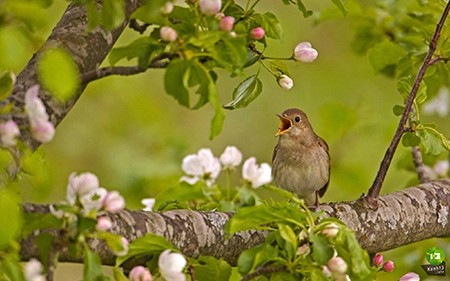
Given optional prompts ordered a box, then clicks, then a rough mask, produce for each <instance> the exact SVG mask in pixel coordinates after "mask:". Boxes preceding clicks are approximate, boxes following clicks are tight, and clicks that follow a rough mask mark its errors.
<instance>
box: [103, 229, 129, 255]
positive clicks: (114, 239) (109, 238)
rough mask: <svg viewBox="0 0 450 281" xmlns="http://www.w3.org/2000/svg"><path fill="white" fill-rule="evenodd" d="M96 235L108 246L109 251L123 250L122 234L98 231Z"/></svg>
mask: <svg viewBox="0 0 450 281" xmlns="http://www.w3.org/2000/svg"><path fill="white" fill-rule="evenodd" d="M97 236H98V238H99V239H102V240H104V241H105V242H106V245H108V248H109V249H111V251H113V252H116V253H117V252H122V251H124V250H125V249H124V245H123V241H122V236H120V235H118V234H114V233H111V232H99V233H98V234H97Z"/></svg>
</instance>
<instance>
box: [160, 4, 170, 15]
mask: <svg viewBox="0 0 450 281" xmlns="http://www.w3.org/2000/svg"><path fill="white" fill-rule="evenodd" d="M172 11H173V3H172V2H170V1H168V2H166V3H165V4H164V6H162V7H161V14H163V15H168V14H170V13H172Z"/></svg>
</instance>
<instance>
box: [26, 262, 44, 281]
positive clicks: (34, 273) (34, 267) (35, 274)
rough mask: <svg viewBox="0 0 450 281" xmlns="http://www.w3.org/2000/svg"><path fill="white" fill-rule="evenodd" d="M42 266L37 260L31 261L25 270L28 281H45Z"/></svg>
mask: <svg viewBox="0 0 450 281" xmlns="http://www.w3.org/2000/svg"><path fill="white" fill-rule="evenodd" d="M42 270H43V267H42V264H41V263H40V262H39V261H38V260H37V259H30V260H29V261H28V262H27V263H26V264H25V268H24V275H25V280H26V281H45V277H44V275H43V274H42Z"/></svg>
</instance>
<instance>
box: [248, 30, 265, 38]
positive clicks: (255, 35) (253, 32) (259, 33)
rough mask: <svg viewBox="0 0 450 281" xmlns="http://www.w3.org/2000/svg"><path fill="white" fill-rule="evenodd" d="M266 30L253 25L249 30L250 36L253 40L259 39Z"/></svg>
mask: <svg viewBox="0 0 450 281" xmlns="http://www.w3.org/2000/svg"><path fill="white" fill-rule="evenodd" d="M265 34H266V32H265V31H264V29H263V28H262V27H255V28H253V29H252V30H251V31H250V36H251V38H253V39H255V40H261V39H263V38H264V36H265Z"/></svg>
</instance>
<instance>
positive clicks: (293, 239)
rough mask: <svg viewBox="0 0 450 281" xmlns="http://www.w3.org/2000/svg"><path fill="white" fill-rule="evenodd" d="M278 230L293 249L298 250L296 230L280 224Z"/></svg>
mask: <svg viewBox="0 0 450 281" xmlns="http://www.w3.org/2000/svg"><path fill="white" fill-rule="evenodd" d="M278 230H279V232H280V235H281V237H282V238H283V239H284V240H285V241H286V242H288V243H290V244H291V245H292V248H294V249H296V250H297V247H298V246H297V244H298V243H297V238H298V236H297V235H295V232H294V230H293V229H292V228H291V227H290V226H289V225H287V224H282V223H280V224H278Z"/></svg>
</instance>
